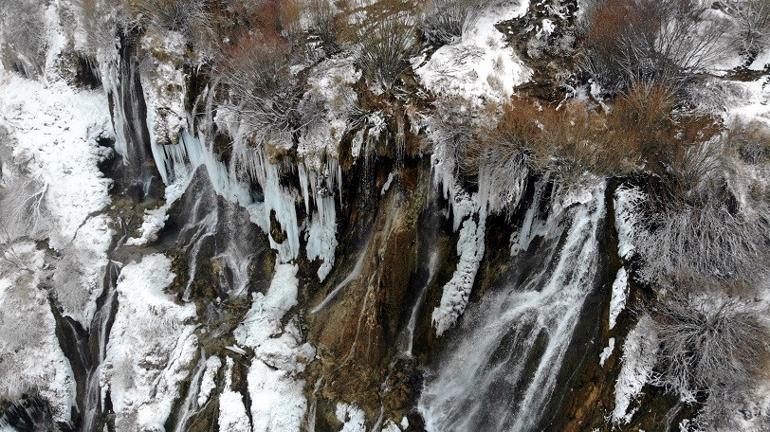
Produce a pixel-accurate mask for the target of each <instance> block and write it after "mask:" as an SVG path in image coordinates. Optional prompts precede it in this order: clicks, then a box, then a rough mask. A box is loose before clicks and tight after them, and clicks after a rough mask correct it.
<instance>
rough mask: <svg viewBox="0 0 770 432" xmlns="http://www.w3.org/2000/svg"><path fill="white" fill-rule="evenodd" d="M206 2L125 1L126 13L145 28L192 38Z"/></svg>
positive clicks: (173, 0)
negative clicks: (172, 32)
mask: <svg viewBox="0 0 770 432" xmlns="http://www.w3.org/2000/svg"><path fill="white" fill-rule="evenodd" d="M204 6H205V0H124V8H125V12H126V13H127V14H128V15H129V17H131V18H133V19H134V20H135V21H136V22H137V23H139V24H140V25H143V26H153V27H156V28H159V29H164V30H174V31H178V32H181V33H183V34H185V35H186V36H188V37H189V36H191V35H192V32H193V29H192V27H193V25H200V24H201V21H200V19H199V18H200V17H201V16H204Z"/></svg>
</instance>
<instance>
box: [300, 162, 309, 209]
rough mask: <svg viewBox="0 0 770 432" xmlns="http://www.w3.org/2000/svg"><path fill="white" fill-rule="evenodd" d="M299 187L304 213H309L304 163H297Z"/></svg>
mask: <svg viewBox="0 0 770 432" xmlns="http://www.w3.org/2000/svg"><path fill="white" fill-rule="evenodd" d="M298 176H299V187H300V189H301V191H302V200H303V201H304V202H305V214H306V215H309V214H310V196H309V195H310V193H309V192H308V184H307V173H306V172H305V163H304V162H300V163H299V174H298Z"/></svg>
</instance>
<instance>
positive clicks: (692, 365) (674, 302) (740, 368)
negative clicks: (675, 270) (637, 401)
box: [650, 287, 770, 426]
mask: <svg viewBox="0 0 770 432" xmlns="http://www.w3.org/2000/svg"><path fill="white" fill-rule="evenodd" d="M699 288H700V290H701V291H700V292H695V293H693V292H692V290H691V289H690V290H687V291H689V292H688V293H679V292H677V291H674V290H672V291H669V292H667V293H666V295H665V296H664V297H663V298H662V299H661V301H660V302H658V303H656V305H655V306H654V307H651V308H650V315H651V316H652V318H653V322H654V325H653V326H654V328H655V330H656V333H657V335H658V340H659V342H660V351H659V354H658V364H657V372H658V373H657V376H656V379H655V380H654V383H655V384H657V385H661V386H663V387H664V388H665V389H667V390H668V391H669V392H671V393H673V394H675V395H678V396H680V397H681V398H683V399H684V400H688V401H690V402H695V401H696V400H698V401H705V407H704V410H703V412H704V413H706V414H707V415H706V416H703V417H701V418H700V420H701V422H703V423H707V424H704V425H703V426H715V423H717V422H718V423H723V422H728V421H729V419H731V418H733V416H734V412H730V411H729V410H730V409H731V407H730V404H727V403H725V402H726V401H727V400H735V399H740V398H741V396H743V395H750V394H751V390H752V389H753V388H755V383H756V382H757V378H758V377H759V376H760V375H761V374H762V371H763V368H765V367H767V362H768V356H770V331H769V330H768V327H767V326H766V323H765V322H763V321H762V319H761V318H760V316H762V314H764V313H766V311H764V310H762V309H760V307H759V306H758V305H757V304H756V303H752V302H748V301H745V300H743V299H740V298H738V297H724V296H723V295H721V294H719V293H714V292H709V290H708V289H703V288H702V287H699ZM717 289H718V290H720V291H721V290H722V288H717Z"/></svg>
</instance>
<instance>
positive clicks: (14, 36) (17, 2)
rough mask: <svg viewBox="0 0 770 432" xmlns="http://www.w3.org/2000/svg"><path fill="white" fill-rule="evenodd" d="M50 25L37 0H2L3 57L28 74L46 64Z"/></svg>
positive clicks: (10, 66) (0, 52) (0, 56)
mask: <svg viewBox="0 0 770 432" xmlns="http://www.w3.org/2000/svg"><path fill="white" fill-rule="evenodd" d="M45 36H46V26H45V20H44V17H43V8H41V7H40V5H39V3H38V2H37V1H34V0H14V1H4V2H0V60H2V62H3V64H4V65H6V67H7V68H8V69H12V70H16V71H17V72H19V73H21V74H23V75H24V76H30V77H33V76H37V75H39V74H41V73H42V72H43V68H44V67H45V51H46V38H45Z"/></svg>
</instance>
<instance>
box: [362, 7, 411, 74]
mask: <svg viewBox="0 0 770 432" xmlns="http://www.w3.org/2000/svg"><path fill="white" fill-rule="evenodd" d="M414 29H415V26H414V22H413V19H412V18H411V17H409V16H408V15H405V14H395V15H392V16H389V17H386V18H383V19H382V20H378V21H375V22H374V23H372V24H370V25H366V26H362V27H361V28H360V29H359V31H358V34H357V39H358V42H359V43H360V48H361V54H360V56H359V58H358V66H359V67H360V68H361V70H362V71H363V73H364V74H365V75H366V77H367V78H368V79H369V80H370V81H371V82H376V83H379V84H381V85H382V86H383V87H385V88H386V89H389V88H391V87H392V86H393V84H394V83H395V82H396V80H398V79H399V78H400V76H401V74H402V73H404V72H405V71H406V70H408V69H409V67H410V63H409V61H410V59H411V58H412V56H413V54H414V47H415V38H414Z"/></svg>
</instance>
